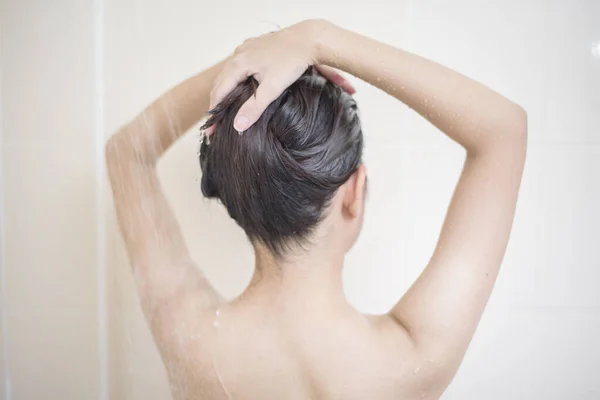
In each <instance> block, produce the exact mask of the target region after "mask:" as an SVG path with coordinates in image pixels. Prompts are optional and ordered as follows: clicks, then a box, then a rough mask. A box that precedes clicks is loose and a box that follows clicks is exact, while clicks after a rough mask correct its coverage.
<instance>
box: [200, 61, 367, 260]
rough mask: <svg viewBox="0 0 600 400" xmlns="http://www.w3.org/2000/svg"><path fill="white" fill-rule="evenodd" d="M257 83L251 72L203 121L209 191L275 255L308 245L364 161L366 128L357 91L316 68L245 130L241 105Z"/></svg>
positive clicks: (206, 192)
mask: <svg viewBox="0 0 600 400" xmlns="http://www.w3.org/2000/svg"><path fill="white" fill-rule="evenodd" d="M257 87H258V83H257V81H256V80H255V79H254V78H253V77H249V78H248V79H246V80H245V81H244V82H243V83H241V84H240V85H238V87H237V88H236V89H234V90H233V91H232V92H231V93H230V94H229V95H228V96H227V97H226V98H225V99H224V100H223V102H222V103H221V104H219V106H217V108H216V109H215V110H213V111H211V114H212V116H211V117H210V118H209V120H208V121H207V122H206V124H205V125H204V126H203V129H204V128H207V127H209V126H211V125H213V124H216V127H215V132H214V134H213V135H211V136H210V144H209V139H207V138H204V139H203V140H202V143H201V145H200V166H201V168H202V172H203V174H202V193H203V194H204V196H206V197H208V198H217V199H219V200H220V201H221V202H222V203H223V204H224V205H225V207H226V208H227V211H228V212H229V215H230V216H231V218H233V219H234V220H235V221H236V222H237V223H238V224H239V225H240V226H241V227H242V229H244V231H245V232H246V234H247V235H248V237H249V239H250V240H251V241H259V242H261V243H263V244H265V245H266V246H267V247H268V248H269V249H270V250H271V251H272V252H273V253H274V255H275V256H276V257H280V256H282V255H283V254H284V253H285V251H286V250H287V249H288V248H289V247H290V245H293V244H296V245H300V246H302V245H304V244H306V243H307V240H308V238H309V236H310V233H311V231H312V229H313V228H314V227H315V226H316V225H317V224H318V223H319V221H320V220H321V218H322V217H323V214H324V210H325V208H326V207H327V206H328V205H329V202H330V200H331V199H332V197H333V196H334V194H335V192H336V191H337V189H338V188H339V187H340V186H341V185H342V184H343V183H344V182H346V181H347V180H348V178H350V176H351V175H352V174H353V173H354V172H355V171H356V169H357V168H358V166H359V165H360V163H361V157H362V148H363V134H362V130H361V125H360V119H359V116H358V110H357V106H356V102H355V101H354V99H353V98H352V97H351V96H350V95H348V94H347V93H345V92H344V91H343V90H342V89H341V88H339V87H338V86H337V85H335V84H333V83H331V82H329V81H328V80H326V79H325V78H323V77H322V76H321V75H320V74H319V73H318V72H317V71H316V70H315V69H313V68H312V67H311V68H309V69H308V70H307V71H306V72H305V73H304V74H303V75H302V76H301V77H300V78H299V79H298V80H297V81H296V82H295V83H293V84H292V85H291V86H290V87H289V88H288V89H287V90H285V92H283V93H282V94H281V96H279V98H277V99H276V100H275V101H274V102H273V103H271V104H270V105H269V107H267V109H266V111H265V112H264V113H263V114H262V116H261V117H260V119H259V120H258V121H257V122H256V123H255V124H254V125H253V126H252V127H250V128H249V129H248V130H247V131H245V132H244V133H243V134H242V135H240V134H238V132H237V131H236V130H235V129H234V128H233V120H234V118H235V115H236V114H237V112H238V110H239V108H240V107H241V106H242V104H244V102H245V101H246V100H248V99H249V98H250V96H252V95H254V93H255V91H256V88H257Z"/></svg>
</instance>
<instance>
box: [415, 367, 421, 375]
mask: <svg viewBox="0 0 600 400" xmlns="http://www.w3.org/2000/svg"><path fill="white" fill-rule="evenodd" d="M419 369H420V368H419V367H417V368H415V369H413V374H415V375H416V374H418V373H419Z"/></svg>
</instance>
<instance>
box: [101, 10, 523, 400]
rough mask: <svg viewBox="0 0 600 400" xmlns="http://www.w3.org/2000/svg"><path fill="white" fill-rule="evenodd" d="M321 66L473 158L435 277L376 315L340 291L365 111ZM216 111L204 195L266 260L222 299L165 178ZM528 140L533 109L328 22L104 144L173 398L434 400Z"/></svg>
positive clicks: (456, 352) (460, 343)
mask: <svg viewBox="0 0 600 400" xmlns="http://www.w3.org/2000/svg"><path fill="white" fill-rule="evenodd" d="M312 66H315V68H309V67H312ZM328 67H336V68H339V69H341V70H343V71H346V72H348V73H350V74H352V75H354V76H356V77H360V78H361V79H364V80H365V81H367V82H369V83H370V84H372V85H374V86H377V87H378V88H380V89H381V90H384V91H386V92H387V93H388V94H390V95H392V96H394V97H396V98H397V99H398V100H400V101H402V102H404V103H405V104H407V105H408V106H410V107H411V108H413V109H414V110H415V111H417V112H418V113H420V114H421V115H422V116H423V117H425V118H427V119H428V120H429V121H430V122H431V123H432V124H434V125H435V126H437V127H438V128H439V129H440V130H441V131H442V132H444V133H445V134H446V135H448V136H449V137H450V138H451V139H453V140H454V141H456V142H457V143H458V144H460V145H461V146H462V147H464V148H465V150H466V160H465V164H464V169H463V172H462V175H461V177H460V180H459V182H458V184H457V187H456V190H455V193H454V196H453V198H452V202H451V204H450V206H449V209H448V213H447V216H446V220H445V222H444V225H443V228H442V231H441V235H440V238H439V242H438V245H437V247H436V249H435V252H434V254H433V256H432V257H431V260H430V261H429V264H428V265H427V267H426V268H425V270H424V272H423V273H422V274H421V276H420V277H419V278H418V279H417V281H416V282H415V283H414V284H413V285H412V287H411V288H410V289H409V290H408V292H407V293H406V294H405V295H404V296H403V297H402V299H401V300H400V301H399V302H398V303H397V304H396V305H395V306H394V307H393V308H392V309H391V310H390V311H389V313H387V314H385V315H381V316H365V315H362V314H360V313H358V312H357V311H355V310H354V309H353V308H352V307H351V306H350V305H349V304H348V302H347V301H346V299H345V297H344V295H343V292H342V284H341V273H342V267H343V261H344V254H345V253H346V252H347V251H348V249H349V248H350V247H351V246H352V245H353V243H354V241H355V239H356V237H357V236H358V234H359V232H360V229H361V224H362V218H363V213H364V203H365V187H366V172H365V167H364V165H363V164H362V163H361V154H362V131H361V128H360V122H359V117H358V115H357V113H356V105H355V103H354V101H353V100H352V98H351V97H350V95H349V94H348V93H345V92H344V91H343V90H342V89H341V88H343V89H344V90H345V91H346V92H349V93H353V89H352V87H351V86H350V85H349V83H348V82H347V81H345V80H344V79H343V78H342V77H341V76H340V75H338V74H337V73H336V72H335V71H333V70H332V69H330V68H328ZM314 69H318V70H319V71H320V74H319V73H317V71H315V70H314ZM321 74H322V75H324V76H326V77H327V78H329V79H330V80H331V81H332V82H334V83H336V84H337V85H335V84H333V83H331V82H327V81H326V80H325V79H324V78H323V77H322V76H321ZM249 77H250V78H249ZM340 87H341V88H340ZM167 100H168V101H167ZM168 104H175V105H176V106H175V107H174V108H172V109H169V108H168V106H167V105H168ZM208 110H211V111H208ZM207 112H209V113H210V114H211V118H210V119H209V121H208V122H207V124H206V125H205V128H206V135H205V137H204V138H203V141H202V145H201V149H200V161H201V166H202V169H203V177H202V190H203V193H204V194H205V195H206V196H207V197H215V198H218V199H219V200H220V201H221V202H222V203H223V204H224V205H225V207H227V210H228V212H229V214H230V215H231V216H232V217H233V218H234V219H235V220H236V222H237V223H238V224H239V225H240V226H241V227H242V228H243V229H244V230H245V232H246V234H247V235H248V238H249V240H250V241H251V243H252V244H253V246H254V249H255V253H256V265H255V274H254V277H253V279H252V281H251V283H250V285H249V287H248V288H247V289H246V291H245V292H244V293H243V294H242V295H241V296H240V297H238V298H237V299H235V300H233V301H230V302H227V301H224V300H223V299H221V298H220V296H219V295H218V294H217V293H216V292H215V291H214V289H213V288H212V287H211V285H210V284H209V282H207V280H206V279H205V278H204V277H203V275H202V273H201V272H200V271H199V270H198V269H197V268H196V266H195V265H194V263H193V262H192V260H191V259H190V256H189V253H188V251H187V249H186V247H185V244H184V240H183V237H182V235H181V232H180V230H179V227H178V225H177V222H176V220H175V218H174V216H173V214H172V213H171V211H170V210H169V207H168V204H167V201H166V200H165V197H164V195H163V193H162V191H161V188H160V184H159V181H158V178H157V175H156V168H155V167H156V163H157V161H158V160H159V158H160V156H161V155H162V154H163V153H164V152H165V150H167V148H168V147H169V146H170V145H171V144H173V142H174V141H175V140H176V139H177V138H178V137H179V136H180V135H182V134H183V133H184V132H186V131H187V130H188V129H189V128H190V127H191V126H192V125H194V124H195V123H197V122H198V121H199V120H200V119H201V118H202V117H203V116H204V115H205V114H206V113H207ZM526 142H527V118H526V114H525V112H524V111H523V109H522V108H520V107H519V106H517V105H515V104H514V103H512V102H510V101H509V100H507V99H505V98H503V97H502V96H500V95H499V94H497V93H495V92H493V91H491V90H490V89H488V88H486V87H484V86H482V85H481V84H479V83H476V82H474V81H472V80H470V79H469V78H466V77H464V76H462V75H460V74H458V73H457V72H454V71H452V70H450V69H448V68H445V67H443V66H440V65H438V64H436V63H434V62H432V61H429V60H426V59H424V58H421V57H419V56H416V55H413V54H410V53H407V52H405V51H402V50H399V49H396V48H393V47H391V46H388V45H385V44H383V43H379V42H377V41H375V40H372V39H369V38H366V37H364V36H361V35H358V34H356V33H352V32H349V31H346V30H344V29H342V28H340V27H337V26H335V25H333V24H331V23H329V22H326V21H322V20H309V21H304V22H301V23H299V24H296V25H293V26H291V27H289V28H286V29H283V30H281V31H279V32H276V33H272V34H269V35H265V36H261V37H258V38H254V39H250V40H248V41H246V42H244V44H243V45H241V46H240V47H238V48H237V49H236V51H235V53H234V54H233V55H232V56H231V57H230V58H228V59H227V60H225V61H224V62H222V63H219V64H217V65H215V66H213V67H212V68H209V69H207V70H206V71H203V72H201V73H200V74H198V75H196V76H195V77H193V78H191V79H189V80H187V81H185V82H183V83H182V84H180V85H179V86H177V87H175V88H174V89H172V90H171V91H169V92H167V93H166V94H164V95H163V96H162V97H161V98H159V99H158V100H157V101H155V102H154V103H153V104H152V105H151V106H149V107H148V109H146V110H145V111H144V112H143V113H142V114H140V116H138V117H137V118H136V119H135V120H133V121H132V122H131V123H129V124H128V125H126V126H125V127H123V128H122V129H121V130H120V131H119V132H118V133H117V134H116V135H115V136H114V137H113V138H112V139H110V141H109V143H108V145H107V149H106V154H107V162H108V171H109V176H110V180H111V183H112V188H113V193H114V198H115V206H116V211H117V214H118V219H119V224H120V228H121V231H122V233H123V236H124V239H125V243H126V246H127V249H128V253H129V257H130V260H131V264H132V267H133V271H134V274H135V277H136V282H137V285H138V290H139V294H140V297H141V302H142V305H143V308H144V312H145V315H146V317H147V319H148V321H149V324H150V327H151V329H152V332H153V335H154V338H155V341H156V343H157V345H158V347H159V349H160V352H161V355H162V357H163V360H164V362H165V364H166V368H167V371H168V374H169V380H170V382H171V388H172V393H173V396H174V397H175V398H182V399H183V398H184V399H224V398H239V399H422V398H438V397H439V396H440V395H441V394H442V392H443V391H444V390H445V388H446V387H447V386H448V384H449V383H450V381H451V379H452V377H453V376H454V374H455V373H456V371H457V369H458V367H459V365H460V363H461V361H462V358H463V356H464V354H465V351H466V349H467V346H468V344H469V342H470V340H471V337H472V335H473V333H474V331H475V328H476V327H477V324H478V322H479V319H480V317H481V314H482V312H483V309H484V307H485V304H486V302H487V300H488V298H489V296H490V293H491V290H492V287H493V285H494V282H495V280H496V276H497V274H498V270H499V267H500V264H501V261H502V257H503V255H504V252H505V248H506V245H507V242H508V238H509V233H510V229H511V225H512V220H513V216H514V211H515V203H516V200H517V194H518V190H519V185H520V181H521V175H522V172H523V167H524V162H525V152H526Z"/></svg>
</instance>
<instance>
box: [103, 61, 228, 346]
mask: <svg viewBox="0 0 600 400" xmlns="http://www.w3.org/2000/svg"><path fill="white" fill-rule="evenodd" d="M221 66H222V63H220V64H217V65H215V66H213V67H211V68H209V69H207V70H205V71H203V72H201V73H199V74H197V75H196V76H194V77H192V78H190V79H188V80H186V81H184V82H182V83H180V84H179V85H177V86H176V87H174V88H173V89H171V90H169V91H168V92H166V93H165V94H163V95H162V96H161V97H159V98H158V99H157V100H156V101H154V102H153V103H152V104H151V105H150V106H148V107H147V108H146V109H145V110H144V111H143V112H142V113H140V114H139V115H138V116H137V117H136V118H135V119H133V120H132V121H131V122H130V123H128V124H127V125H125V126H124V127H122V128H121V129H119V131H118V132H117V133H116V134H115V135H114V136H113V137H112V138H111V139H110V140H109V141H108V143H107V145H106V162H107V170H108V176H109V180H110V184H111V187H112V193H113V197H114V204H115V209H116V213H117V220H118V224H119V228H120V230H121V233H122V235H123V238H124V241H125V246H126V248H127V253H128V256H129V260H130V263H131V267H132V269H133V273H134V276H135V281H136V285H137V288H138V292H139V295H140V299H141V303H142V307H143V309H144V313H145V314H146V318H147V319H148V321H149V323H150V325H151V327H152V331H153V333H154V335H155V339H157V340H158V341H159V342H161V343H165V342H166V341H168V340H167V339H168V338H166V337H165V335H166V334H168V332H169V331H171V330H170V329H169V328H168V327H169V326H172V323H175V322H176V321H177V320H178V319H181V318H185V316H184V315H182V313H185V312H186V311H185V310H186V309H188V310H189V307H193V309H194V311H195V312H196V315H198V314H201V313H202V311H203V310H208V309H210V308H211V307H213V306H215V305H216V304H217V303H218V302H219V296H218V294H217V293H216V291H215V290H214V289H213V288H212V286H211V285H210V283H209V282H208V281H207V280H206V279H205V277H204V276H203V274H202V273H201V272H200V270H199V269H198V268H197V267H196V266H195V265H194V263H193V262H192V260H191V257H190V254H189V252H188V249H187V247H186V245H185V241H184V238H183V235H182V233H181V230H180V227H179V224H178V223H177V220H176V218H175V216H174V215H173V212H172V211H171V209H170V207H169V204H168V202H167V199H166V197H165V195H164V193H163V191H162V188H161V185H160V182H159V179H158V176H157V172H156V165H157V162H158V160H159V159H160V157H161V155H162V154H163V153H164V152H165V151H166V150H167V149H168V148H169V147H170V146H171V145H172V144H173V143H174V142H175V141H176V140H177V139H178V138H179V137H180V136H181V135H183V134H184V133H185V132H186V131H187V130H189V129H190V128H191V127H192V126H193V125H194V124H195V123H197V122H198V121H199V120H200V119H201V118H202V117H203V116H204V115H206V112H207V110H208V105H209V93H210V90H211V88H212V85H213V82H214V80H215V78H216V77H217V75H218V73H219V72H220V70H221ZM178 316H179V317H178ZM161 332H162V333H161ZM163 333H164V335H163ZM157 336H158V337H157Z"/></svg>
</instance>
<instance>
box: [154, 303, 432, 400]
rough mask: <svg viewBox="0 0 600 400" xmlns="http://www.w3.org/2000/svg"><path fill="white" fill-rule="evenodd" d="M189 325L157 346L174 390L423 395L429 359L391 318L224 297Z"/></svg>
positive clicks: (272, 395)
mask: <svg viewBox="0 0 600 400" xmlns="http://www.w3.org/2000/svg"><path fill="white" fill-rule="evenodd" d="M190 318H193V316H191V315H190ZM196 329H197V332H195V333H194V332H191V333H190V334H188V335H187V337H189V338H191V339H190V340H185V339H184V340H185V342H184V343H181V345H180V346H179V348H178V351H176V352H170V353H169V354H164V353H163V357H166V359H165V364H166V365H167V366H168V370H169V378H170V381H171V382H172V391H173V394H174V396H175V397H176V398H182V399H195V398H211V399H221V398H222V399H226V398H240V399H284V398H285V399H365V398H377V399H398V398H403V399H411V398H424V396H425V395H426V394H427V392H426V389H425V388H426V382H425V380H426V379H427V378H428V372H427V371H428V369H427V364H429V363H432V364H433V363H435V361H434V360H423V359H417V357H416V354H415V353H414V352H413V351H412V350H413V344H412V342H411V340H410V339H409V336H408V335H407V334H406V332H404V331H403V328H402V327H400V326H399V325H398V324H397V323H396V322H394V321H393V320H392V319H391V318H389V317H386V316H365V315H361V314H359V313H358V312H353V311H352V310H350V309H347V310H342V311H339V312H335V313H332V312H304V313H300V312H298V310H284V309H283V308H282V307H277V306H274V307H271V308H269V309H267V308H264V307H256V306H254V305H248V304H244V303H241V304H240V303H238V304H227V305H224V306H221V307H219V308H217V309H213V310H212V312H211V313H209V314H207V315H205V316H204V317H202V322H200V323H199V324H198V325H197V328H196ZM173 339H175V337H174V338H173ZM429 378H431V376H430V377H429ZM421 383H422V384H421Z"/></svg>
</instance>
